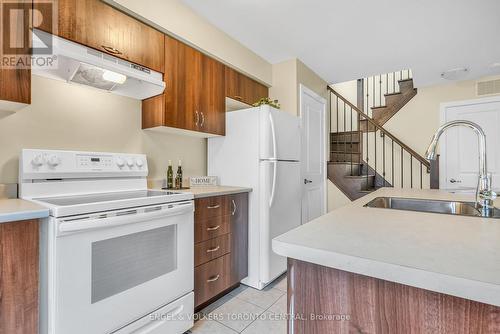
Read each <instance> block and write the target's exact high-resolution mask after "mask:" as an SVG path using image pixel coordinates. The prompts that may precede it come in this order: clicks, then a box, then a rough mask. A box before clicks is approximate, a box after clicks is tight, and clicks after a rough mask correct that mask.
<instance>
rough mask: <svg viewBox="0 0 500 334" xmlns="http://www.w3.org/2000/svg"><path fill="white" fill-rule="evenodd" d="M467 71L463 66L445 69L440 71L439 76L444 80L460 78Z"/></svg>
mask: <svg viewBox="0 0 500 334" xmlns="http://www.w3.org/2000/svg"><path fill="white" fill-rule="evenodd" d="M468 72H469V69H468V68H465V67H460V68H453V69H451V70H447V71H444V72H443V73H441V78H443V79H446V80H460V79H463V78H464V77H465V76H466V75H467V73H468Z"/></svg>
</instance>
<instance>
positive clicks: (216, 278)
mask: <svg viewBox="0 0 500 334" xmlns="http://www.w3.org/2000/svg"><path fill="white" fill-rule="evenodd" d="M219 278H220V275H217V276H214V277H211V278H209V279H207V283H212V282H215V281H218V280H219Z"/></svg>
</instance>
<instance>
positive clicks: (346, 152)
mask: <svg viewBox="0 0 500 334" xmlns="http://www.w3.org/2000/svg"><path fill="white" fill-rule="evenodd" d="M330 153H340V154H361V152H349V151H330Z"/></svg>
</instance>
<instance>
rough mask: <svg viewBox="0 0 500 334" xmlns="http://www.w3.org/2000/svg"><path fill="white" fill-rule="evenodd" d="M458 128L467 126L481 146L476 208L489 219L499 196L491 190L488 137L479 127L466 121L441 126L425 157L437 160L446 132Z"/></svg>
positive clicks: (451, 122)
mask: <svg viewBox="0 0 500 334" xmlns="http://www.w3.org/2000/svg"><path fill="white" fill-rule="evenodd" d="M457 126H465V127H467V128H469V129H471V130H473V131H474V132H475V133H476V134H477V138H478V144H479V179H478V184H477V190H476V207H478V208H480V210H481V214H482V215H483V216H485V217H489V216H491V214H492V211H493V209H494V207H493V200H494V199H495V198H496V196H497V194H496V193H495V192H494V191H493V190H492V189H491V176H490V175H488V166H487V159H486V135H485V133H484V131H483V129H482V128H481V127H480V126H479V125H477V124H476V123H474V122H470V121H465V120H456V121H450V122H448V123H445V124H443V125H441V126H440V127H439V129H437V131H436V133H435V134H434V136H433V137H432V140H431V143H430V144H429V147H428V148H427V151H426V153H425V156H426V157H427V159H429V160H433V159H435V157H436V149H437V144H438V141H439V138H440V137H441V135H442V134H443V133H444V132H445V131H446V130H448V129H450V128H453V127H457Z"/></svg>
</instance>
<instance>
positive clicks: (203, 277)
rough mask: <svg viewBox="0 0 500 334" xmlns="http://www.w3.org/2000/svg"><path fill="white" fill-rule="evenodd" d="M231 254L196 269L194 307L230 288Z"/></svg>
mask: <svg viewBox="0 0 500 334" xmlns="http://www.w3.org/2000/svg"><path fill="white" fill-rule="evenodd" d="M230 265H231V264H230V256H229V254H227V255H224V256H222V257H219V258H218V259H215V260H212V261H210V262H208V263H205V264H202V265H201V266H198V267H196V268H194V305H195V307H196V306H199V305H201V304H203V303H205V302H206V301H208V300H210V299H211V298H212V297H214V296H216V295H218V294H219V293H221V292H223V291H224V290H225V289H227V287H228V278H229V267H230Z"/></svg>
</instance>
